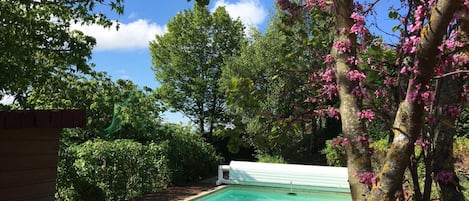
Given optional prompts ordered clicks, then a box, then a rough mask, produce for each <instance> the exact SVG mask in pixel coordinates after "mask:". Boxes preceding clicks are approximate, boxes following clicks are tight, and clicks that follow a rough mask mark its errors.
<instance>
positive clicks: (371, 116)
mask: <svg viewBox="0 0 469 201" xmlns="http://www.w3.org/2000/svg"><path fill="white" fill-rule="evenodd" d="M357 116H358V118H360V119H368V121H370V122H371V121H373V120H375V118H376V117H375V113H374V112H373V111H372V110H370V109H367V110H362V111H361V112H358V113H357Z"/></svg>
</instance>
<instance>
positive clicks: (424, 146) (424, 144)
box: [414, 138, 430, 151]
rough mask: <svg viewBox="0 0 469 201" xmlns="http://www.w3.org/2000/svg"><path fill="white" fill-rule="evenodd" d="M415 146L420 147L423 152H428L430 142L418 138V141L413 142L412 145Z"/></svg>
mask: <svg viewBox="0 0 469 201" xmlns="http://www.w3.org/2000/svg"><path fill="white" fill-rule="evenodd" d="M414 145H415V146H420V147H422V149H423V150H425V151H426V150H428V147H429V146H430V142H429V141H428V140H423V139H422V138H419V139H418V140H416V141H415V143H414Z"/></svg>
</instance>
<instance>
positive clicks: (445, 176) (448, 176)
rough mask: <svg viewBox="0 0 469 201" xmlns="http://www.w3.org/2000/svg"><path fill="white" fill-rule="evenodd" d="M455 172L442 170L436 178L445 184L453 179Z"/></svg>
mask: <svg viewBox="0 0 469 201" xmlns="http://www.w3.org/2000/svg"><path fill="white" fill-rule="evenodd" d="M453 177H454V174H453V172H451V171H445V170H443V171H441V172H438V173H437V174H436V175H435V180H436V181H437V182H441V183H444V184H448V183H450V182H451V181H453Z"/></svg>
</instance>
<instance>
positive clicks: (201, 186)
mask: <svg viewBox="0 0 469 201" xmlns="http://www.w3.org/2000/svg"><path fill="white" fill-rule="evenodd" d="M212 181H213V182H212ZM216 187H217V186H216V185H215V180H213V179H210V180H204V181H200V182H196V183H190V184H186V185H184V186H172V187H168V188H166V189H163V190H161V191H158V192H155V193H151V194H147V195H144V196H142V197H139V198H137V199H135V200H134V201H176V200H186V199H188V198H190V197H194V196H196V195H199V194H201V193H204V192H207V191H211V190H214V189H215V188H216Z"/></svg>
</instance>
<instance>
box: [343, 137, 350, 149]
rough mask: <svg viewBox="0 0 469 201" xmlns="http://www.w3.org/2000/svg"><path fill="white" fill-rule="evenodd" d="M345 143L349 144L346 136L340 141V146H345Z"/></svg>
mask: <svg viewBox="0 0 469 201" xmlns="http://www.w3.org/2000/svg"><path fill="white" fill-rule="evenodd" d="M347 145H349V141H348V139H347V138H344V140H343V141H342V146H344V147H345V146H347Z"/></svg>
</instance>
